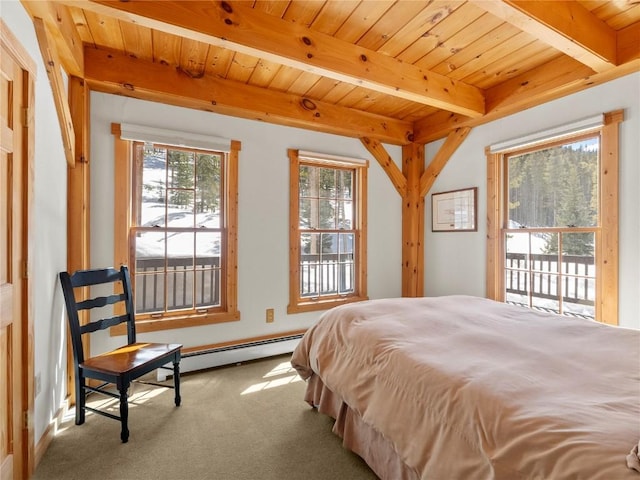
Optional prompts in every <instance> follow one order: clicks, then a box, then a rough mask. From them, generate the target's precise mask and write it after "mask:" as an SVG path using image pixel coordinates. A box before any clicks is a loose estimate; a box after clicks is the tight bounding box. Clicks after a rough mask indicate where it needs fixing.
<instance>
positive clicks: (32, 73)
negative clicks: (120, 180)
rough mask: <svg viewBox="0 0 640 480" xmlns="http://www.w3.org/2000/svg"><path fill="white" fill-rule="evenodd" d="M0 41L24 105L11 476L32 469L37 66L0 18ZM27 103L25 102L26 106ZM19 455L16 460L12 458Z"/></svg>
mask: <svg viewBox="0 0 640 480" xmlns="http://www.w3.org/2000/svg"><path fill="white" fill-rule="evenodd" d="M0 44H1V46H2V48H4V49H6V51H8V52H9V54H10V55H11V56H12V57H13V59H14V60H15V61H16V63H17V64H18V65H19V66H20V68H21V69H22V85H23V98H22V103H23V109H22V112H23V113H22V118H21V119H20V124H21V125H22V128H23V137H22V150H23V151H22V158H21V159H20V162H19V165H20V167H21V169H22V171H21V177H22V178H21V181H22V198H21V201H22V204H23V209H22V210H23V218H22V219H20V224H21V227H22V228H21V238H20V241H21V243H22V249H23V250H22V251H23V252H24V257H25V258H24V259H23V267H22V269H23V271H22V279H21V280H22V292H21V293H22V297H21V299H20V301H21V311H22V322H21V328H20V329H19V330H20V331H19V332H18V334H19V335H20V345H21V352H20V361H21V366H22V371H21V373H22V375H20V382H19V385H16V387H18V390H17V393H18V395H19V404H20V409H19V412H14V415H13V418H14V422H18V424H19V425H20V428H21V430H22V434H21V435H20V436H19V438H20V441H19V442H18V443H19V444H18V445H14V462H13V465H14V472H13V475H14V478H29V477H30V476H31V474H32V473H33V470H34V425H33V419H34V399H35V395H34V325H33V302H32V293H31V284H32V282H31V277H32V271H33V269H32V266H31V259H32V258H33V255H32V254H33V245H32V243H33V242H32V239H31V236H30V235H29V233H30V231H31V228H30V227H31V219H32V218H33V216H32V205H33V203H32V200H33V165H34V152H35V82H36V72H37V67H36V63H35V61H34V60H33V59H32V58H31V56H30V55H29V53H28V51H27V49H26V48H25V47H24V46H23V45H22V44H21V43H20V41H19V40H18V39H17V37H16V36H15V35H14V34H13V33H12V32H11V30H10V29H9V27H8V26H7V25H6V24H5V22H4V21H3V20H2V19H0ZM25 105H26V106H25ZM15 456H18V457H19V458H18V459H17V460H18V461H15V460H16V459H15Z"/></svg>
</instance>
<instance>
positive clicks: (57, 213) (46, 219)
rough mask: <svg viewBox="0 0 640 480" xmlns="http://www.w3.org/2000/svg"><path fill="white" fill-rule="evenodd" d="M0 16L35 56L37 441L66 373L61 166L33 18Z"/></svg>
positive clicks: (4, 7)
mask: <svg viewBox="0 0 640 480" xmlns="http://www.w3.org/2000/svg"><path fill="white" fill-rule="evenodd" d="M0 14H1V16H2V20H3V21H4V22H5V24H6V25H7V26H8V27H9V29H10V30H11V31H12V32H13V34H14V35H15V36H16V37H17V39H18V40H19V42H20V43H21V44H22V46H23V47H24V48H25V49H26V50H27V51H28V52H29V54H30V56H31V58H32V59H33V60H35V62H36V65H37V69H38V71H37V72H36V75H37V81H36V87H35V131H36V135H35V137H36V140H35V152H34V177H33V197H32V198H33V200H32V204H33V215H32V217H31V227H30V228H31V230H30V241H31V242H32V245H33V257H32V258H31V259H30V260H29V263H30V272H31V278H30V285H31V288H32V290H31V295H32V301H33V323H34V357H35V358H34V369H35V374H36V375H40V377H41V385H42V389H41V392H40V393H39V394H38V395H37V396H36V398H35V418H34V437H35V442H36V443H37V442H38V440H39V439H40V437H41V436H42V433H43V432H44V430H45V429H46V427H47V425H49V423H50V422H51V419H52V418H53V416H54V415H55V413H56V412H57V410H58V408H59V407H60V405H62V401H63V398H64V389H65V378H66V353H65V352H66V346H65V345H66V342H65V322H66V317H65V312H64V305H63V300H62V292H61V290H60V285H59V282H58V278H57V274H58V272H59V271H61V270H64V269H66V265H67V246H66V245H67V227H66V225H67V206H66V205H67V203H66V199H67V167H66V160H65V157H64V151H63V148H62V136H61V135H60V127H59V125H58V120H57V118H58V117H57V116H56V111H55V106H54V103H53V95H52V93H51V87H50V86H49V80H48V78H47V72H46V70H45V68H44V64H43V63H42V57H41V55H40V50H39V48H38V42H37V39H36V35H35V31H34V29H33V23H32V22H31V19H30V17H29V16H28V15H27V13H26V12H25V10H24V8H23V7H22V5H21V4H20V3H19V2H18V1H17V0H8V1H7V0H2V2H1V5H0Z"/></svg>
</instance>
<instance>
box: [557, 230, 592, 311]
mask: <svg viewBox="0 0 640 480" xmlns="http://www.w3.org/2000/svg"><path fill="white" fill-rule="evenodd" d="M562 250H563V251H564V252H566V253H564V254H563V255H562V273H563V284H562V289H563V311H564V312H566V313H572V314H575V315H580V316H586V317H589V318H594V316H595V299H596V291H595V277H596V270H595V233H593V232H585V233H583V232H576V233H563V234H562Z"/></svg>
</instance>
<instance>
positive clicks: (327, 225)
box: [318, 199, 336, 229]
mask: <svg viewBox="0 0 640 480" xmlns="http://www.w3.org/2000/svg"><path fill="white" fill-rule="evenodd" d="M319 205H320V211H319V217H320V218H319V225H318V226H319V228H323V229H335V228H336V217H335V213H336V206H335V205H336V202H335V200H322V199H321V200H320V201H319Z"/></svg>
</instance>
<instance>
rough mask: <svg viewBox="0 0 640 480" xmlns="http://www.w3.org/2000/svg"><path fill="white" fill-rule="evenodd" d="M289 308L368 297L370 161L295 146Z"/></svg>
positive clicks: (291, 310)
mask: <svg viewBox="0 0 640 480" xmlns="http://www.w3.org/2000/svg"><path fill="white" fill-rule="evenodd" d="M289 158H290V166H291V168H290V184H291V187H290V195H291V202H290V225H291V229H290V231H291V237H290V259H289V264H290V270H291V271H290V282H291V283H290V289H289V290H290V301H289V306H288V309H287V311H288V312H289V313H297V312H303V311H311V310H320V309H327V308H330V307H333V306H335V305H338V304H341V303H348V302H355V301H359V300H364V299H366V273H365V265H366V248H365V245H366V239H365V236H366V234H365V228H364V226H365V225H366V202H365V199H366V195H367V170H366V169H367V166H368V164H367V162H366V161H363V160H357V159H347V158H343V157H335V156H328V155H320V154H312V153H309V152H301V151H298V150H289Z"/></svg>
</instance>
